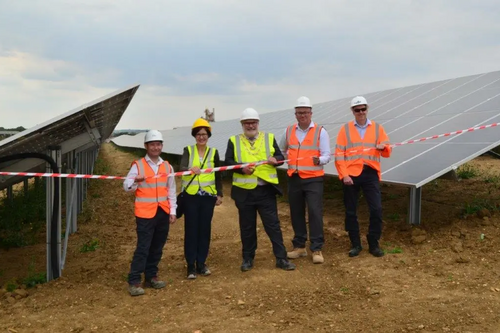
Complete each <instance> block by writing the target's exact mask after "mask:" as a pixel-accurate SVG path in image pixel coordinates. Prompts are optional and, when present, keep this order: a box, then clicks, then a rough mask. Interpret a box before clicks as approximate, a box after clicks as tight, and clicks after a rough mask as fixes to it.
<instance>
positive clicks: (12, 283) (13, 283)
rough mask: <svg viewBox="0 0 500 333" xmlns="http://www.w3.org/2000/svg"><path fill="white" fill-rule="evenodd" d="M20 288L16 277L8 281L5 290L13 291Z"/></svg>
mask: <svg viewBox="0 0 500 333" xmlns="http://www.w3.org/2000/svg"><path fill="white" fill-rule="evenodd" d="M18 288H19V284H18V283H17V281H16V280H15V279H12V280H10V281H7V283H6V284H5V290H7V291H8V292H9V293H11V292H13V291H14V290H16V289H18Z"/></svg>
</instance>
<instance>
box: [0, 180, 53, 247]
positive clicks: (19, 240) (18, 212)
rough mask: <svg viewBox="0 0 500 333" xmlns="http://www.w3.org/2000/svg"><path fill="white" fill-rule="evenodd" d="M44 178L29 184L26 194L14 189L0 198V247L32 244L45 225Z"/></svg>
mask: <svg viewBox="0 0 500 333" xmlns="http://www.w3.org/2000/svg"><path fill="white" fill-rule="evenodd" d="M45 200H46V199H45V179H41V180H40V181H38V182H35V183H34V184H30V185H29V188H28V194H27V196H25V194H24V191H23V190H21V191H15V192H14V194H13V197H12V200H9V199H8V198H2V199H0V247H2V248H6V249H8V248H11V247H21V246H26V245H32V244H34V243H36V240H37V236H38V234H39V233H40V231H42V230H43V228H44V226H45V210H46V206H45Z"/></svg>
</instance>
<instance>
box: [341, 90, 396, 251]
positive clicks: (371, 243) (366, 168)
mask: <svg viewBox="0 0 500 333" xmlns="http://www.w3.org/2000/svg"><path fill="white" fill-rule="evenodd" d="M351 111H352V114H353V115H354V120H353V121H350V122H349V123H347V124H345V125H344V126H342V127H341V128H340V131H339V134H338V136H337V145H336V147H335V167H336V168H337V172H338V174H339V178H340V180H341V181H342V184H343V185H342V187H343V190H344V204H345V230H346V231H347V232H348V233H349V239H350V241H351V249H350V251H349V257H356V256H357V255H359V253H360V252H361V250H362V247H361V239H360V237H359V223H358V217H357V214H356V209H357V205H358V195H359V190H360V189H362V190H363V194H364V196H365V197H366V202H367V203H368V207H369V209H370V225H369V227H368V234H367V236H366V238H367V240H368V247H369V252H370V253H371V254H372V255H374V256H375V257H382V256H383V255H384V252H383V251H382V250H381V249H380V247H379V244H378V243H379V239H380V236H381V234H382V198H381V194H380V180H381V175H380V157H386V158H387V157H390V156H391V151H392V149H391V145H390V143H389V137H388V136H387V134H386V133H385V130H384V128H383V127H382V125H380V124H378V123H376V122H374V121H371V120H370V119H368V117H367V116H368V103H367V101H366V99H365V98H364V97H363V96H356V97H354V98H353V99H352V101H351Z"/></svg>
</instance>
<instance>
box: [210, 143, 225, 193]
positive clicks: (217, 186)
mask: <svg viewBox="0 0 500 333" xmlns="http://www.w3.org/2000/svg"><path fill="white" fill-rule="evenodd" d="M212 149H215V148H212ZM214 166H215V167H216V168H217V167H220V166H221V164H220V157H219V151H218V150H217V149H215V155H214ZM215 189H216V190H217V196H218V197H223V196H224V193H223V192H222V174H221V172H220V171H217V172H216V173H215Z"/></svg>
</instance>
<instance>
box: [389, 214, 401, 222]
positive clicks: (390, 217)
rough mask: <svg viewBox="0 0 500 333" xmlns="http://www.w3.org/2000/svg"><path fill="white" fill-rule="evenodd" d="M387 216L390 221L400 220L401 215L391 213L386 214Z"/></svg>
mask: <svg viewBox="0 0 500 333" xmlns="http://www.w3.org/2000/svg"><path fill="white" fill-rule="evenodd" d="M387 218H388V219H389V220H392V221H400V220H401V216H400V215H399V214H398V213H391V214H388V215H387Z"/></svg>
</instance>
